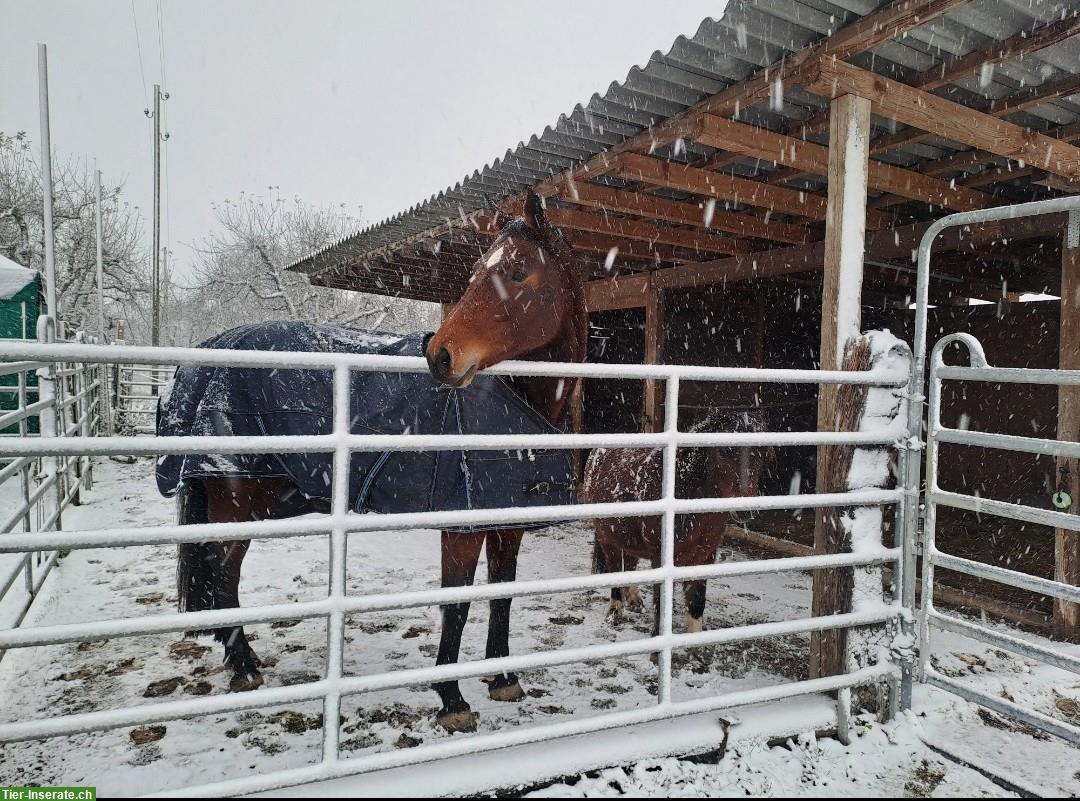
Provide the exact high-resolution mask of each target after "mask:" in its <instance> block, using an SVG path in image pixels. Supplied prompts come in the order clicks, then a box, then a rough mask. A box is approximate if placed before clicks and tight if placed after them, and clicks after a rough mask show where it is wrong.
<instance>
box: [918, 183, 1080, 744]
mask: <svg viewBox="0 0 1080 801" xmlns="http://www.w3.org/2000/svg"><path fill="white" fill-rule="evenodd" d="M1058 212H1067V213H1068V214H1069V218H1068V230H1067V232H1065V233H1066V246H1073V247H1075V246H1077V245H1078V243H1077V238H1078V237H1080V197H1069V198H1058V199H1054V200H1047V201H1038V202H1034V203H1025V204H1020V205H1016V206H1007V207H1002V208H996V209H989V210H985V211H975V212H965V213H961V214H953V215H950V216H948V217H944V218H942V219H940V220H938V221H937V222H935V223H934V224H933V225H932V226H931V227H930V229H929V230H928V231H927V233H926V235H925V236H924V237H923V240H922V243H921V244H920V246H919V253H918V259H919V275H918V294H917V299H916V301H917V302H916V330H915V350H914V356H915V364H914V377H913V386H915V387H919V388H921V387H923V386H925V384H924V381H925V377H926V352H927V316H928V309H929V305H928V288H929V274H930V256H931V248H932V246H933V243H934V239H935V238H936V237H937V235H938V234H939V233H941V232H942V231H943V230H945V229H946V228H949V227H955V226H965V225H973V224H979V223H986V222H993V221H997V220H1006V219H1015V218H1019V217H1027V216H1033V215H1037V214H1052V213H1058ZM950 345H962V346H963V347H964V348H966V351H967V360H968V364H967V365H966V366H955V367H952V366H948V365H946V364H945V362H944V359H943V354H944V351H945V349H946V348H947V347H948V346H950ZM944 381H967V382H975V383H977V384H980V385H984V386H985V385H987V384H988V383H1004V384H1043V385H1052V386H1078V385H1080V371H1077V370H1054V369H1021V368H1002V367H992V366H991V365H990V364H989V363H988V361H987V359H986V355H985V353H984V352H983V348H982V345H980V344H979V342H978V340H977V339H975V338H974V337H973V336H970V335H968V334H950V335H948V336H946V337H944V338H942V339H940V340H939V341H938V342H937V344H936V345H935V346H934V349H933V351H932V353H931V355H930V373H929V398H928V404H927V410H926V436H925V447H926V485H925V494H924V495H922V500H923V502H924V504H925V505H924V509H923V510H922V513H921V514H919V513H918V512H917V510H916V504H918V503H919V501H920V493H919V491H918V488H919V487H920V483H919V475H918V471H919V467H920V464H919V462H920V460H918V459H911V460H910V461H909V462H908V471H909V472H908V475H907V478H906V481H905V484H906V488H907V498H906V502H905V508H906V509H907V510H908V516H907V517H906V518H905V528H904V538H905V540H906V542H907V547H906V548H905V553H906V554H907V555H908V556H909V558H910V559H911V560H912V561H911V563H910V564H909V565H908V569H907V570H906V571H905V574H904V577H905V579H904V580H905V585H904V587H903V597H904V603H905V606H907V607H908V608H909V609H911V610H913V611H915V610H917V619H918V627H919V630H918V646H919V651H920V655H919V664H918V675H917V678H918V680H919V681H922V682H925V683H928V684H932V685H934V686H936V687H939V688H941V689H944V690H947V691H949V692H952V693H955V694H957V695H959V696H961V697H962V698H965V699H967V700H969V701H972V702H974V703H977V704H980V705H982V706H984V707H987V708H988V709H991V710H993V711H995V712H998V713H1000V714H1003V715H1006V716H1009V717H1012V718H1015V719H1018V720H1021V721H1023V722H1025V723H1028V724H1030V725H1032V726H1035V727H1036V728H1039V729H1042V730H1044V731H1047V732H1050V733H1052V734H1055V735H1057V736H1059V737H1062V738H1064V739H1066V740H1069V741H1071V742H1074V743H1078V744H1080V727H1077V726H1074V725H1071V724H1069V723H1066V722H1065V721H1062V720H1058V719H1056V718H1052V717H1050V716H1048V715H1045V714H1042V713H1040V712H1038V711H1036V710H1034V709H1030V708H1027V707H1024V706H1022V705H1020V704H1017V703H1014V702H1012V701H1006V700H1004V699H1002V698H1000V697H998V696H994V695H990V694H988V693H986V692H983V691H981V690H979V689H977V688H975V687H973V686H971V685H969V684H965V683H963V682H959V681H956V680H955V679H952V678H950V677H948V676H945V675H943V674H942V673H940V672H938V671H937V670H935V669H934V668H933V667H932V666H931V665H930V664H929V658H930V646H931V642H932V639H931V638H932V635H933V632H934V630H935V629H941V630H946V631H950V632H953V633H956V634H961V635H964V636H967V637H971V638H972V639H975V640H978V641H981V642H984V643H987V644H989V645H992V646H994V647H996V648H1000V649H1002V650H1004V651H1008V652H1011V653H1015V654H1019V655H1021V656H1024V657H1026V658H1028V659H1032V660H1035V661H1038V662H1043V663H1046V664H1049V665H1053V666H1055V667H1058V668H1061V669H1063V670H1067V671H1071V672H1073V673H1080V659H1077V658H1076V657H1075V656H1072V655H1070V654H1067V653H1064V652H1062V651H1060V650H1057V649H1055V648H1054V647H1053V646H1052V644H1051V643H1049V642H1047V644H1042V643H1036V642H1032V641H1030V640H1026V639H1021V638H1019V637H1014V636H1011V635H1009V634H1003V633H1001V632H1000V631H996V630H994V629H991V628H989V627H988V626H986V625H982V624H979V623H975V622H971V621H968V620H964V619H961V618H959V617H956V616H952V615H946V614H943V613H942V612H939V611H938V610H937V609H935V608H934V568H935V567H941V568H944V569H948V570H952V571H956V572H959V573H962V574H965V575H968V576H974V577H977V578H980V579H986V580H989V581H994V582H999V583H1001V584H1006V585H1009V586H1011V587H1017V588H1020V589H1024V590H1030V591H1032V592H1036V593H1039V594H1042V595H1046V596H1050V597H1052V598H1055V599H1060V600H1063V601H1068V602H1073V603H1080V587H1076V586H1072V585H1069V584H1065V583H1063V582H1060V581H1054V580H1050V579H1045V578H1040V577H1037V576H1032V575H1029V574H1026V573H1022V572H1019V571H1016V570H1009V569H1006V568H1002V567H997V566H993V565H987V564H984V563H981V562H977V561H974V560H971V559H965V558H963V557H959V556H956V555H953V554H948V553H944V552H942V551H940V550H938V548H937V547H936V542H935V534H936V525H937V510H938V508H939V507H941V506H946V507H951V508H955V509H965V510H969V511H973V512H978V513H980V514H989V515H994V516H997V517H1001V518H1008V519H1011V520H1019V521H1025V522H1028V523H1033V524H1038V525H1045V526H1051V527H1055V528H1059V529H1068V530H1071V531H1080V515H1076V514H1071V513H1066V512H1063V511H1059V510H1055V509H1045V508H1038V507H1034V506H1027V505H1023V504H1015V503H1006V502H1003V501H998V500H993V499H988V498H980V497H978V496H975V495H969V494H964V493H959V492H953V491H945V490H943V489H941V487H940V486H939V483H938V477H939V475H940V474H941V464H940V447H939V446H940V445H941V444H942V443H949V444H959V445H969V446H976V447H980V448H990V449H1000V450H1006V451H1013V452H1019V453H1027V454H1039V455H1046V456H1054V457H1058V458H1068V459H1077V458H1080V443H1077V442H1065V441H1061V440H1056V439H1039V438H1033V437H1021V436H1014V435H1005V434H994V433H986V432H978V431H968V430H960V429H957V428H948V427H945V426H943V425H942V424H941V411H942V408H941V396H942V392H941V389H942V382H944ZM920 396H921V392H919V393H913V394H912V397H911V399H910V404H911V409H912V412H911V414H910V415H909V425H911V429H910V432H909V433H910V434H911V437H912V441H918V440H919V439H920V434H921V432H920V426H921V424H922V420H923V415H922V412H921V410H919V406H920V405H921V403H922V400H923V399H922V398H921V397H920ZM948 467H949V469H955V467H956V465H950V466H948ZM920 520H921V521H922V527H921V529H922V530H921V531H920V525H919V523H920ZM917 555H921V557H922V565H921V573H922V591H921V595H920V598H919V601H918V604H917V605H916V593H915V572H916V570H915V559H916V558H917ZM905 679H907V677H906V676H905ZM903 695H904V704H905V706H910V703H911V693H910V686H908V685H907V684H906V683H905V688H904V693H903Z"/></svg>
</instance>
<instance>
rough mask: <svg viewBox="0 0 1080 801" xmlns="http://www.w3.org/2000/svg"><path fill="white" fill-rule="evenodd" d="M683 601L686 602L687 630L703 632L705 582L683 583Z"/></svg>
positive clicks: (701, 580) (699, 580)
mask: <svg viewBox="0 0 1080 801" xmlns="http://www.w3.org/2000/svg"><path fill="white" fill-rule="evenodd" d="M683 600H684V601H685V602H686V630H687V631H689V632H691V633H695V632H699V631H701V628H702V625H701V619H702V616H703V615H704V614H705V580H704V579H698V580H695V581H684V582H683Z"/></svg>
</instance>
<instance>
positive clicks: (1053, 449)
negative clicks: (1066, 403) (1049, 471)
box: [931, 428, 1080, 459]
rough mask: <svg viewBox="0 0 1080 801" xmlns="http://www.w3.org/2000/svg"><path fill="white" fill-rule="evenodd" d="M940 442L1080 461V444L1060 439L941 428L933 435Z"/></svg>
mask: <svg viewBox="0 0 1080 801" xmlns="http://www.w3.org/2000/svg"><path fill="white" fill-rule="evenodd" d="M931 436H932V437H933V438H934V439H936V440H937V441H938V442H948V443H951V444H955V445H970V446H972V447H976V448H994V449H996V450H1002V451H1018V452H1020V453H1035V454H1040V455H1045V456H1061V457H1067V458H1070V459H1080V442H1065V441H1063V440H1059V439H1039V438H1037V437H1017V436H1014V435H1012V434H991V433H986V432H983V431H963V430H961V429H957V428H939V429H937V430H936V431H934V432H933V433H932V435H931Z"/></svg>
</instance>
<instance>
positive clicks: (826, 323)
mask: <svg viewBox="0 0 1080 801" xmlns="http://www.w3.org/2000/svg"><path fill="white" fill-rule="evenodd" d="M830 118H831V122H830V133H829V199H828V213H827V216H826V221H825V265H824V268H825V275H824V280H823V285H822V295H821V369H822V370H837V369H839V368H840V366H841V360H842V359H843V358H844V346H845V344H846V343H847V342H849V341H850V340H852V339H853V338H854V337H856V336H858V334H859V330H860V299H861V294H862V273H863V256H864V246H865V235H866V175H867V164H868V157H869V145H870V102H869V101H868V100H866V99H864V98H861V97H856V96H854V95H842V96H840V97H838V98H836V99H835V100H833V101H832V104H831V109H830ZM836 397H837V388H836V387H835V386H822V387H821V388H820V389H819V390H818V420H817V422H818V430H819V431H834V430H835V429H836V412H837V409H836ZM833 450H834V449H832V448H828V447H820V448H818V454H817V483H816V487H817V492H837V491H841V492H842V491H844V490H846V489H847V487H846V486H843V487H838V486H830V481H835V478H833V479H830V475H831V473H832V472H833V471H830V469H829V460H830V455H831V451H833ZM844 539H845V537H844V530H843V527H842V526H841V525H840V523H839V519H838V514H837V510H829V509H819V510H818V511H817V514H816V516H815V525H814V548H815V550H816V551H817V552H818V553H839V552H841V551H844V550H847V548H848V546H849V543H845V542H844ZM851 575H852V571H851V569H850V568H846V569H835V570H818V571H816V572H815V573H814V597H813V602H812V610H813V614H814V615H815V616H819V615H831V614H837V613H842V612H848V611H850V607H851ZM845 635H846V632H845V631H842V630H835V631H823V632H820V633H815V634H813V635H811V640H810V677H811V678H817V677H821V676H831V675H835V674H837V673H843V672H845V670H846V668H847V637H846V636H845Z"/></svg>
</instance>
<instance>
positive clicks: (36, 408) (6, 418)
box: [0, 398, 53, 428]
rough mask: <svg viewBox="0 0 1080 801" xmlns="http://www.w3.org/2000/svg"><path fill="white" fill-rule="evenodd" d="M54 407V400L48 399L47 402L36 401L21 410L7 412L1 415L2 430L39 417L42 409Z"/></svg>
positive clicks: (0, 424) (0, 426) (0, 425)
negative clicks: (27, 419)
mask: <svg viewBox="0 0 1080 801" xmlns="http://www.w3.org/2000/svg"><path fill="white" fill-rule="evenodd" d="M52 405H53V402H52V399H51V398H47V399H46V400H39V401H34V402H33V403H28V404H27V405H26V406H24V407H22V408H21V409H15V410H13V411H10V412H6V413H4V414H2V415H0V428H7V427H8V426H11V425H14V424H15V423H17V422H19V421H20V420H25V419H26V418H28V417H37V415H38V412H40V411H41V410H42V409H48V408H49V407H50V406H52Z"/></svg>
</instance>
